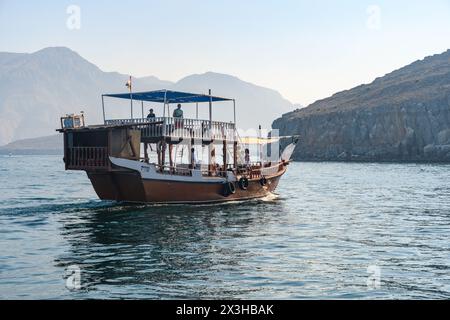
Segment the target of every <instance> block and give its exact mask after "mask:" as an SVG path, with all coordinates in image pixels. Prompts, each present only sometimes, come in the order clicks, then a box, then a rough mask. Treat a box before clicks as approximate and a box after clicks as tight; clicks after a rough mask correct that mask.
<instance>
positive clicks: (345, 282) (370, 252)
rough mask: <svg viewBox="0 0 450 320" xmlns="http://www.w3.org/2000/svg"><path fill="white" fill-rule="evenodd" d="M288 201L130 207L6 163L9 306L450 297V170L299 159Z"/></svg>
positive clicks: (52, 160)
mask: <svg viewBox="0 0 450 320" xmlns="http://www.w3.org/2000/svg"><path fill="white" fill-rule="evenodd" d="M277 193H278V195H275V196H273V197H269V198H267V199H264V200H259V201H252V202H247V203H244V202H242V203H232V204H226V205H204V206H178V205H177V206H130V205H122V204H115V203H111V202H101V201H99V200H97V197H96V195H95V193H94V191H93V189H92V187H91V185H90V182H89V180H88V178H87V177H86V174H85V173H84V172H65V171H64V170H63V163H62V160H61V157H60V156H11V157H9V156H0V298H3V299H10V298H26V299H32V298H39V299H72V298H75V299H84V298H148V299H172V298H194V299H196V298H200V299H202V298H212V299H216V298H239V299H241V298H242V299H245V298H256V299H259V298H262V299H264V298H268V299H270V298H275V299H286V298H292V299H303V298H313V299H318V298H332V299H347V298H349V299H372V298H376V299H386V298H394V299H404V298H406V299H412V298H425V299H431V298H438V299H442V298H447V299H448V298H450V166H446V165H416V164H341V163H294V164H292V165H291V166H290V167H289V171H288V173H287V174H286V175H285V176H284V177H283V179H282V180H281V183H280V186H279V189H278V190H277ZM78 268H79V269H78ZM78 270H80V273H79V275H80V285H81V287H80V288H78V289H77V288H73V286H70V284H73V283H75V284H77V283H78V282H77V281H76V280H77V279H78ZM73 271H74V272H75V273H72V274H73V275H74V276H73V275H72V276H71V277H69V281H67V279H66V278H67V277H68V276H69V275H70V274H71V272H73ZM73 279H75V282H73V281H72V282H71V280H73ZM66 284H69V288H68V287H67V286H66ZM70 288H71V289H70Z"/></svg>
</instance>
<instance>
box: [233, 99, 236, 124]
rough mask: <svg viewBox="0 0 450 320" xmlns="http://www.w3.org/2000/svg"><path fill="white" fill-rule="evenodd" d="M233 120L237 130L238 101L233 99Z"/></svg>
mask: <svg viewBox="0 0 450 320" xmlns="http://www.w3.org/2000/svg"><path fill="white" fill-rule="evenodd" d="M233 118H234V127H235V128H236V100H234V99H233Z"/></svg>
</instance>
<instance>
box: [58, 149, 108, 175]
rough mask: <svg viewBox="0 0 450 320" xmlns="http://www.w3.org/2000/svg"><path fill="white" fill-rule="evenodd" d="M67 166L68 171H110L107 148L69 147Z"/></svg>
mask: <svg viewBox="0 0 450 320" xmlns="http://www.w3.org/2000/svg"><path fill="white" fill-rule="evenodd" d="M66 157H67V158H66V165H67V168H68V169H79V170H85V169H108V168H109V166H110V163H109V158H108V148H107V147H69V148H67V155H66Z"/></svg>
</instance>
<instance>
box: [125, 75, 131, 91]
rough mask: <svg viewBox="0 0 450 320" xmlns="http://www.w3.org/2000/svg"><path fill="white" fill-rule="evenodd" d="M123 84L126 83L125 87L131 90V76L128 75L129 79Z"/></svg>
mask: <svg viewBox="0 0 450 320" xmlns="http://www.w3.org/2000/svg"><path fill="white" fill-rule="evenodd" d="M125 85H126V87H127V88H128V89H130V90H131V77H130V79H128V81H127V83H126V84H125Z"/></svg>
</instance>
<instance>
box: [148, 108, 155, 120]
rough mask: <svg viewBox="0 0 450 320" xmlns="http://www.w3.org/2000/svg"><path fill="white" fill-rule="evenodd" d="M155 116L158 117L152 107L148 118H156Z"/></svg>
mask: <svg viewBox="0 0 450 320" xmlns="http://www.w3.org/2000/svg"><path fill="white" fill-rule="evenodd" d="M155 117H156V115H155V113H154V112H153V109H150V110H149V113H148V115H147V119H155Z"/></svg>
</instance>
